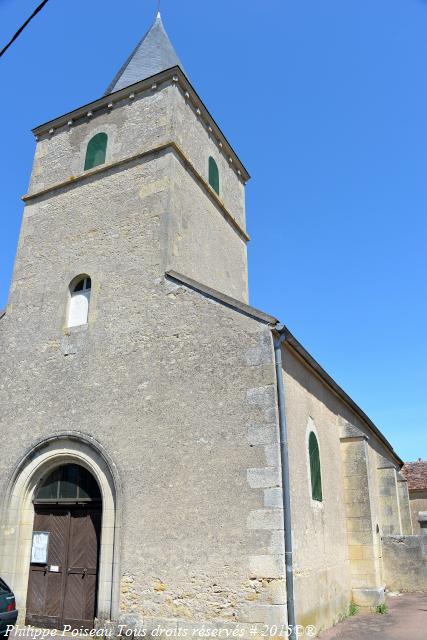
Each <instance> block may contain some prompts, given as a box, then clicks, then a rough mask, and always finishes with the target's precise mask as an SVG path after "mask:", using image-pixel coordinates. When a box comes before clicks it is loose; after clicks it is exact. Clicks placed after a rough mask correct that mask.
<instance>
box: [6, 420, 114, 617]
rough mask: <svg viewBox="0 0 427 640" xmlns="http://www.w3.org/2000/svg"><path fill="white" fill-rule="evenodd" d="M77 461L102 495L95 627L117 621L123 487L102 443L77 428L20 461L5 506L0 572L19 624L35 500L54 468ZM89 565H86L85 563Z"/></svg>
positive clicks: (23, 613) (44, 443)
mask: <svg viewBox="0 0 427 640" xmlns="http://www.w3.org/2000/svg"><path fill="white" fill-rule="evenodd" d="M66 464H75V465H79V466H81V467H83V468H85V469H86V470H87V471H88V472H89V473H90V474H91V475H92V476H93V478H94V479H95V480H96V483H97V485H98V487H99V491H100V493H101V501H102V516H101V529H100V550H99V562H98V584H97V592H96V612H95V617H96V620H95V626H97V624H99V625H101V626H102V625H103V624H104V623H106V622H107V621H109V620H115V619H117V616H118V612H119V598H120V532H121V510H120V505H121V500H120V495H121V486H120V478H119V476H118V473H117V469H116V466H115V464H114V463H113V461H112V460H111V458H110V457H109V456H108V454H107V453H106V451H105V450H104V448H103V447H102V445H100V443H98V442H97V441H96V440H94V438H91V437H90V436H85V435H84V434H81V433H77V432H67V433H60V434H57V435H52V436H50V437H49V438H45V439H43V440H40V441H39V442H38V443H37V444H36V445H35V446H33V447H31V449H28V451H27V453H26V454H25V456H24V457H23V458H22V459H21V461H20V462H19V463H18V464H17V465H16V470H15V472H14V473H13V475H12V477H11V478H10V480H9V483H8V488H7V490H6V493H5V494H4V496H3V497H2V504H1V508H0V571H1V574H2V577H3V578H4V579H5V580H6V582H8V583H9V584H10V585H11V586H12V587H13V590H14V593H15V596H16V600H17V606H18V609H19V618H18V622H19V623H21V624H23V623H24V621H25V617H26V603H27V591H28V584H29V568H30V564H31V563H30V560H31V551H32V534H33V527H34V521H35V504H34V498H35V495H36V492H37V488H38V487H40V486H41V484H42V483H43V479H46V478H47V476H48V475H49V474H50V472H52V471H53V470H54V469H55V468H57V467H59V466H61V465H66ZM83 568H85V567H83Z"/></svg>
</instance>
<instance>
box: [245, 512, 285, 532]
mask: <svg viewBox="0 0 427 640" xmlns="http://www.w3.org/2000/svg"><path fill="white" fill-rule="evenodd" d="M247 526H248V529H283V510H282V509H257V510H254V511H251V512H250V513H249V515H248V521H247Z"/></svg>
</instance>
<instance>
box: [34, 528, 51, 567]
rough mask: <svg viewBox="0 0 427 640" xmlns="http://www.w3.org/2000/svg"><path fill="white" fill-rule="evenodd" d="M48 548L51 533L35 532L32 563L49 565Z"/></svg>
mask: <svg viewBox="0 0 427 640" xmlns="http://www.w3.org/2000/svg"><path fill="white" fill-rule="evenodd" d="M48 548H49V532H48V531H34V532H33V546H32V547H31V562H34V563H36V564H47V554H48Z"/></svg>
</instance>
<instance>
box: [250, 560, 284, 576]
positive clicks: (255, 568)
mask: <svg viewBox="0 0 427 640" xmlns="http://www.w3.org/2000/svg"><path fill="white" fill-rule="evenodd" d="M249 573H250V577H251V578H261V579H262V578H283V577H284V573H285V566H284V557H283V556H282V555H259V556H250V558H249Z"/></svg>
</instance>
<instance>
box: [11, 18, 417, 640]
mask: <svg viewBox="0 0 427 640" xmlns="http://www.w3.org/2000/svg"><path fill="white" fill-rule="evenodd" d="M34 135H35V138H36V141H37V144H36V151H35V158H34V164H33V169H32V174H31V180H30V185H29V188H28V192H27V194H26V195H25V196H24V197H23V200H24V203H25V211H24V216H23V222H22V228H21V233H20V238H19V246H18V250H17V257H16V263H15V268H14V274H13V280H12V284H11V290H10V297H9V302H8V305H7V308H6V310H5V312H4V313H3V314H0V315H1V319H0V346H1V349H0V360H1V372H2V376H1V385H0V403H1V415H0V425H1V426H0V434H1V442H2V455H1V456H0V576H1V577H2V578H3V579H4V580H5V581H6V582H7V583H8V584H9V585H10V586H11V587H12V589H13V591H14V593H15V595H16V598H17V604H18V608H19V615H20V618H19V620H20V622H21V623H22V624H31V625H34V626H36V627H47V628H53V629H55V628H56V629H61V628H63V626H64V625H70V626H71V627H72V628H80V627H82V626H83V627H86V628H92V627H93V626H94V625H95V626H96V627H97V628H104V627H105V628H110V629H115V630H117V628H118V625H120V624H121V625H127V627H126V628H130V627H132V628H134V627H137V626H138V625H141V624H142V623H144V625H145V626H146V627H147V628H154V627H155V625H158V624H161V625H162V626H163V627H167V628H170V629H175V630H177V629H178V630H179V629H189V628H192V627H194V625H196V626H197V625H202V624H205V625H208V626H210V627H215V628H220V629H231V630H233V629H236V628H239V629H241V630H242V633H243V636H241V637H248V638H249V637H253V634H252V635H251V629H252V628H253V625H257V629H259V631H260V633H261V631H262V628H263V625H268V628H269V629H275V627H274V625H277V628H278V629H279V630H280V628H281V625H286V624H287V623H289V624H290V625H295V624H299V625H314V626H315V627H316V629H317V630H318V631H320V630H321V629H324V628H327V627H329V626H331V625H332V624H334V623H335V622H336V621H337V620H339V619H340V618H342V617H343V616H345V615H346V614H347V612H348V608H349V605H350V603H351V602H355V603H356V604H358V605H361V606H371V607H372V606H377V605H378V604H380V603H381V602H383V600H384V589H385V587H386V586H387V585H386V582H385V578H384V572H383V562H382V540H383V537H384V536H387V535H393V534H398V535H405V534H411V533H412V523H411V512H410V507H409V498H408V490H407V482H406V480H405V478H404V477H403V476H402V475H401V473H400V469H401V467H402V464H403V462H402V460H401V459H400V458H399V456H398V455H397V454H396V453H395V451H393V449H392V447H391V445H390V444H389V442H388V441H387V440H386V438H385V437H384V436H383V434H382V433H381V432H380V431H379V429H378V428H377V427H376V426H375V425H374V424H373V423H372V421H371V420H370V419H369V417H368V416H367V415H366V414H365V413H364V412H363V411H362V410H361V409H360V408H359V407H358V406H357V405H356V404H355V402H354V401H353V400H352V399H351V398H350V397H349V396H348V395H347V394H346V393H345V392H344V391H343V390H342V389H341V388H340V387H339V386H338V384H337V383H336V382H335V381H334V380H333V379H332V378H331V377H330V376H329V375H328V374H327V373H326V372H325V371H324V370H323V369H322V367H321V366H320V365H319V364H318V363H317V362H316V361H315V360H314V359H313V358H312V357H311V355H310V354H309V353H308V352H307V351H306V350H305V349H304V347H303V346H302V345H301V343H300V342H299V341H298V340H297V339H296V338H295V337H294V336H293V335H292V334H291V333H290V332H289V331H288V330H287V328H286V327H285V326H284V325H283V324H282V323H281V322H280V321H279V319H277V318H274V317H272V316H271V315H269V314H268V313H265V312H264V311H260V310H258V309H255V308H253V307H251V306H250V305H249V302H248V272H247V252H246V246H247V242H248V240H249V238H248V234H247V231H246V219H245V184H246V182H247V181H248V179H249V175H248V172H247V170H246V169H245V166H244V164H243V163H242V161H241V160H240V158H239V157H238V155H237V154H236V152H235V151H234V149H233V148H232V147H231V146H230V144H229V142H228V141H227V138H226V137H225V135H224V134H223V132H222V131H221V130H220V128H219V127H218V125H217V124H216V122H215V120H214V119H213V117H212V115H211V114H210V112H209V111H208V109H207V108H206V106H205V105H204V104H203V102H202V101H201V99H200V97H199V96H198V94H197V92H196V90H195V89H194V87H193V86H192V84H191V83H190V80H189V79H188V77H187V75H186V72H185V70H184V67H183V66H182V64H181V62H180V60H179V58H178V56H177V54H176V53H175V50H174V48H173V46H172V44H171V42H170V40H169V38H168V36H167V34H166V32H165V29H164V26H163V23H162V19H161V16H160V13H158V14H157V16H156V18H155V21H154V23H153V25H152V26H151V28H150V29H149V31H148V33H147V34H146V35H145V37H144V38H143V39H142V40H141V42H140V43H139V44H138V46H137V47H136V49H135V50H134V51H133V53H132V54H131V55H130V57H129V58H128V60H126V62H125V63H124V65H123V66H122V67H121V69H120V70H119V72H118V73H117V75H116V76H115V77H114V79H113V81H112V82H111V84H110V86H109V87H108V89H107V91H106V93H105V94H104V95H103V96H102V97H100V98H99V99H98V100H95V101H94V102H91V103H90V104H87V105H84V106H81V107H79V108H77V109H75V110H74V111H72V112H70V113H67V114H65V115H62V116H59V117H57V118H55V119H54V120H51V121H50V122H47V123H46V124H42V125H40V126H38V127H36V128H35V129H34ZM273 635H280V633H279V631H277V633H275V634H273Z"/></svg>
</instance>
